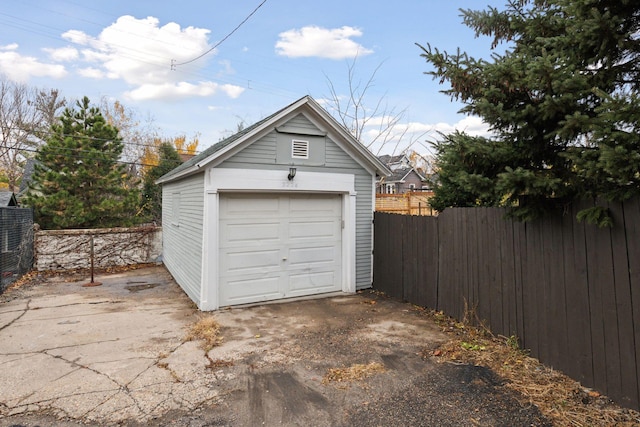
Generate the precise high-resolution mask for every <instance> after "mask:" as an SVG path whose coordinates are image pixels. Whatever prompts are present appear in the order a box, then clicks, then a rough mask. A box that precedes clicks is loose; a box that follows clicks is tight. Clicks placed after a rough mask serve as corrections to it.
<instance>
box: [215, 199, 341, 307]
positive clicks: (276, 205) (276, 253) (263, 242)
mask: <svg viewBox="0 0 640 427" xmlns="http://www.w3.org/2000/svg"><path fill="white" fill-rule="evenodd" d="M219 209H220V213H219V221H220V226H219V230H220V235H219V242H220V248H219V257H220V260H219V263H218V266H219V274H220V275H219V287H220V288H219V289H220V290H219V292H220V294H219V299H220V305H221V306H226V305H236V304H246V303H252V302H260V301H269V300H276V299H281V298H291V297H299V296H306V295H314V294H320V293H327V292H336V291H340V290H341V289H342V283H341V278H342V272H341V270H342V269H341V266H342V262H341V260H342V256H341V246H342V243H341V224H342V214H341V212H342V203H341V197H340V196H339V195H335V194H242V193H240V194H233V193H230V194H224V193H222V194H221V195H220V208H219Z"/></svg>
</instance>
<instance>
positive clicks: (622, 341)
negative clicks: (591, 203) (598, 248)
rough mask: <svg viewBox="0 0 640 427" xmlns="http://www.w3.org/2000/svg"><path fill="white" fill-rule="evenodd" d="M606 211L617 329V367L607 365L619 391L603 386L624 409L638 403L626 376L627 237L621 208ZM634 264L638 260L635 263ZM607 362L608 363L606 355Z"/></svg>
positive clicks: (629, 337)
mask: <svg viewBox="0 0 640 427" xmlns="http://www.w3.org/2000/svg"><path fill="white" fill-rule="evenodd" d="M609 210H610V212H611V216H612V218H613V221H614V224H618V227H614V228H612V229H611V248H612V251H613V256H612V259H613V272H614V290H615V292H614V294H615V306H614V307H612V309H613V315H615V317H616V325H617V326H618V353H619V359H620V363H619V364H611V363H607V365H613V367H615V368H617V372H616V374H617V376H618V377H619V378H620V388H619V389H616V390H612V384H610V383H608V384H607V389H608V390H609V391H608V394H609V396H610V397H611V398H613V399H616V400H622V401H624V402H625V406H629V405H632V404H635V403H637V402H638V390H637V386H636V382H635V380H634V378H633V377H631V376H630V375H628V374H627V373H628V372H636V360H635V345H634V342H633V309H632V307H631V288H630V281H629V267H630V266H629V258H627V252H628V251H627V235H626V233H625V228H624V225H625V222H626V221H625V219H626V218H625V214H624V206H623V205H621V204H610V206H609ZM636 262H638V260H636ZM607 359H608V360H609V359H610V356H609V354H607Z"/></svg>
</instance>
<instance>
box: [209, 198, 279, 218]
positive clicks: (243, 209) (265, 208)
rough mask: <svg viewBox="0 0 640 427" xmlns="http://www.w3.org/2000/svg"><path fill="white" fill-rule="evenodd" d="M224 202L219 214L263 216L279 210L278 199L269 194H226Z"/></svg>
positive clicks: (275, 213) (276, 212) (274, 213)
mask: <svg viewBox="0 0 640 427" xmlns="http://www.w3.org/2000/svg"><path fill="white" fill-rule="evenodd" d="M225 198H226V201H227V202H226V203H225V205H224V206H223V207H222V209H221V216H223V215H224V216H231V217H234V216H238V215H240V216H243V217H264V216H265V215H277V214H278V213H279V212H280V200H279V199H274V198H273V197H269V196H261V195H251V197H245V195H241V194H239V195H226V196H225Z"/></svg>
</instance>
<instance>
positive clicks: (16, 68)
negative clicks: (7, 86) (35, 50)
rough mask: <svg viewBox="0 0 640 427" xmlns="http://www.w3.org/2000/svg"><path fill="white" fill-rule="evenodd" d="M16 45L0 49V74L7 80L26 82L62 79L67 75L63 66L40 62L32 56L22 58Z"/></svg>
mask: <svg viewBox="0 0 640 427" xmlns="http://www.w3.org/2000/svg"><path fill="white" fill-rule="evenodd" d="M17 49H18V45H17V44H15V43H13V44H10V45H6V46H1V47H0V73H1V74H4V75H5V76H7V78H9V79H11V80H14V81H17V82H26V81H28V80H29V79H30V78H31V77H53V78H56V79H59V78H62V77H64V76H65V75H66V74H67V71H66V70H65V68H64V66H62V65H58V64H47V63H44V62H40V61H39V60H38V59H37V58H34V57H32V56H23V55H20V54H19V53H18V52H17Z"/></svg>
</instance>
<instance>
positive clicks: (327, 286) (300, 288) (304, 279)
mask: <svg viewBox="0 0 640 427" xmlns="http://www.w3.org/2000/svg"><path fill="white" fill-rule="evenodd" d="M335 281H336V277H335V272H333V271H324V272H316V273H315V274H291V275H290V276H289V290H290V295H291V296H299V295H300V294H307V293H309V291H314V293H320V292H331V291H333V290H334V289H333V288H334V286H335ZM315 291H318V292H315Z"/></svg>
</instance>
